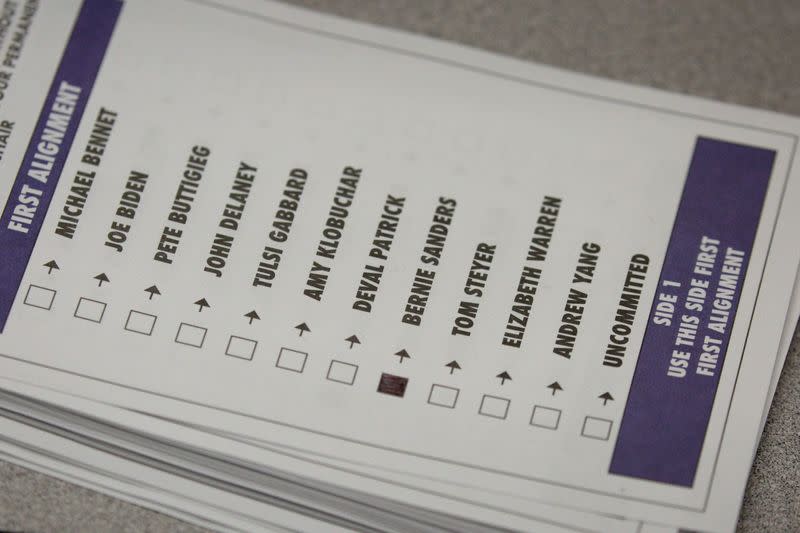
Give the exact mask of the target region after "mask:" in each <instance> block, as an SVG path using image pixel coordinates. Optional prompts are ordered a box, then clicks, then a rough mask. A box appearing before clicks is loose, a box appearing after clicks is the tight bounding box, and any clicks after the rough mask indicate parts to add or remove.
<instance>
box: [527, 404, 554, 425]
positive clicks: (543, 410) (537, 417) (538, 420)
mask: <svg viewBox="0 0 800 533" xmlns="http://www.w3.org/2000/svg"><path fill="white" fill-rule="evenodd" d="M560 420H561V409H553V408H552V407H544V406H542V405H534V406H533V414H531V425H532V426H536V427H538V428H546V429H558V422H559V421H560Z"/></svg>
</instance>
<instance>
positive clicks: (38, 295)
mask: <svg viewBox="0 0 800 533" xmlns="http://www.w3.org/2000/svg"><path fill="white" fill-rule="evenodd" d="M55 297H56V291H54V290H53V289H48V288H47V287H40V286H39V285H31V286H29V287H28V292H27V293H26V294H25V300H24V301H25V303H26V304H27V305H30V306H32V307H38V308H39V309H46V310H47V311H49V310H50V309H51V308H52V307H53V300H55Z"/></svg>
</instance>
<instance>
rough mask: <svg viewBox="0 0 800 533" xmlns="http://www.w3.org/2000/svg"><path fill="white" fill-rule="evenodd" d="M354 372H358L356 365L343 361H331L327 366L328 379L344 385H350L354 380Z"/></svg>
mask: <svg viewBox="0 0 800 533" xmlns="http://www.w3.org/2000/svg"><path fill="white" fill-rule="evenodd" d="M356 372H358V365H353V364H350V363H345V362H344V361H337V360H336V359H334V360H333V361H331V366H329V367H328V376H327V377H328V379H329V380H331V381H336V382H338V383H344V384H345V385H352V384H353V383H354V382H355V380H356Z"/></svg>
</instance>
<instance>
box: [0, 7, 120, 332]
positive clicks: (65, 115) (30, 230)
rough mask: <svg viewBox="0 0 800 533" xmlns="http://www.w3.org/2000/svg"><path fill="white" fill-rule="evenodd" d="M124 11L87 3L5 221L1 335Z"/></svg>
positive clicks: (0, 258)
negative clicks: (109, 44) (104, 57)
mask: <svg viewBox="0 0 800 533" xmlns="http://www.w3.org/2000/svg"><path fill="white" fill-rule="evenodd" d="M121 9H122V1H121V0H84V2H83V5H82V6H81V9H80V12H79V13H78V18H77V19H76V21H75V26H74V27H73V28H72V33H71V35H70V37H69V40H68V41H67V45H66V47H65V48H64V54H63V56H62V57H61V63H60V64H59V66H58V70H56V74H55V77H54V78H53V82H52V85H51V86H50V90H49V92H48V93H47V98H46V100H45V102H44V106H43V107H42V112H41V114H40V115H39V120H38V121H37V123H36V127H35V128H34V130H33V135H32V137H31V140H30V143H29V144H28V148H27V150H26V151H25V156H24V157H23V159H22V164H21V165H20V168H19V172H18V173H17V178H16V180H15V181H14V186H13V187H12V188H11V193H10V194H9V196H8V201H7V202H6V206H5V209H3V215H2V217H0V251H2V252H1V253H2V255H0V333H2V332H3V329H4V328H5V325H6V322H7V320H8V316H9V314H10V313H11V306H12V305H13V304H14V298H15V297H16V295H17V291H18V290H19V285H20V282H21V281H22V277H23V275H24V274H25V270H26V269H27V268H28V261H29V260H30V257H31V253H32V252H33V247H34V245H35V244H36V239H37V237H38V236H39V231H40V230H41V229H42V223H43V222H44V219H45V216H46V215H47V208H48V207H49V205H50V200H52V198H53V194H54V193H55V190H56V186H57V185H58V179H59V178H60V177H61V171H62V170H63V168H64V163H65V161H66V160H67V156H68V155H69V151H70V148H71V147H72V141H73V139H74V138H75V132H76V131H77V129H78V125H79V124H80V121H81V117H82V116H83V111H84V109H85V107H86V102H87V100H88V99H89V94H90V93H91V91H92V87H93V86H94V81H95V78H96V77H97V72H98V71H99V70H100V64H101V63H102V61H103V56H104V55H105V53H106V48H107V47H108V43H109V41H110V40H111V34H112V32H113V31H114V26H115V24H116V22H117V18H118V17H119V13H120V10H121Z"/></svg>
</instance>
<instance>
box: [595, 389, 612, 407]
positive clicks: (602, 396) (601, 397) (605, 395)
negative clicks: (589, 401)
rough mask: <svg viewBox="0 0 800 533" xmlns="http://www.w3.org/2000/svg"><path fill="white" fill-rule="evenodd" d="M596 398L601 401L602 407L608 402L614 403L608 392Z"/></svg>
mask: <svg viewBox="0 0 800 533" xmlns="http://www.w3.org/2000/svg"><path fill="white" fill-rule="evenodd" d="M598 398H600V399H601V400H603V405H605V404H607V403H608V400H611V401H612V402H613V401H614V397H613V396H611V393H609V392H604V393H603V394H601V395H600V396H598Z"/></svg>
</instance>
